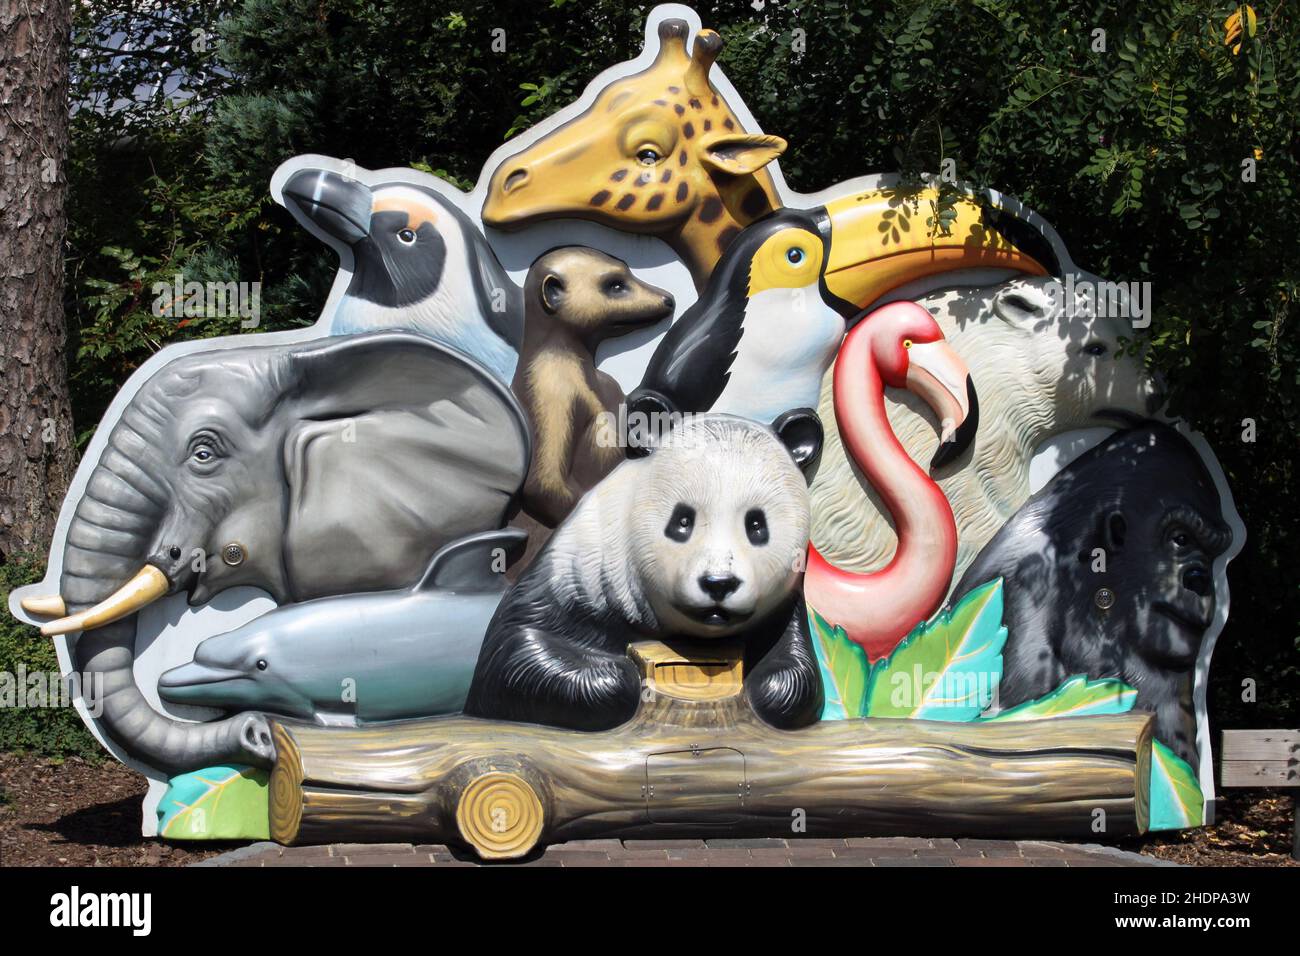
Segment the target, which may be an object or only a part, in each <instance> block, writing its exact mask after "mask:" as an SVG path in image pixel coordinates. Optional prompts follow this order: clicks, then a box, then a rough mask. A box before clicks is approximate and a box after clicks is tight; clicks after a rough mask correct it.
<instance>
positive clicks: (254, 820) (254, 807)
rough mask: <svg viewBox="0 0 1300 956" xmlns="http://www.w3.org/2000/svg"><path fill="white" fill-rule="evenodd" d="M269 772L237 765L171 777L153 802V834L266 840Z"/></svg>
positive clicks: (210, 768)
mask: <svg viewBox="0 0 1300 956" xmlns="http://www.w3.org/2000/svg"><path fill="white" fill-rule="evenodd" d="M269 782H270V774H269V773H268V772H267V771H265V770H262V769H261V768H259V767H246V766H243V765H239V764H234V765H230V766H221V767H207V768H205V769H203V770H195V771H193V772H191V773H186V774H181V775H180V776H178V777H172V778H171V780H169V781H168V783H167V792H166V793H165V794H163V798H162V799H161V800H160V801H158V834H159V836H164V837H168V838H170V839H173V840H267V839H270V835H271V834H270V830H271V821H270V808H269V804H268V800H269V794H270V788H269V786H268V784H269Z"/></svg>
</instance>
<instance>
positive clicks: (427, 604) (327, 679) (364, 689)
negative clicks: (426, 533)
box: [158, 528, 527, 724]
mask: <svg viewBox="0 0 1300 956" xmlns="http://www.w3.org/2000/svg"><path fill="white" fill-rule="evenodd" d="M526 540H527V536H526V535H525V534H524V533H523V532H522V531H518V530H516V529H513V528H508V529H506V530H504V531H485V532H482V533H480V534H474V535H470V536H469V537H466V538H462V539H460V540H459V541H453V542H452V543H451V544H449V545H447V546H445V547H443V548H441V549H440V550H439V551H438V553H437V554H435V555H434V556H433V559H432V560H431V561H430V562H429V567H428V568H427V569H426V570H425V572H424V574H423V575H422V576H421V577H420V579H419V580H418V581H416V582H415V583H414V584H412V585H411V586H410V587H409V588H402V589H401V590H394V591H366V592H362V593H360V594H340V595H334V596H332V597H323V598H316V599H315V600H312V601H303V602H301V603H297V604H285V605H283V606H281V607H278V608H276V609H275V610H274V611H270V612H268V613H266V614H263V615H262V616H261V617H258V618H255V619H254V620H252V621H250V622H249V623H247V624H245V625H244V626H243V627H238V628H235V629H234V630H233V631H227V632H226V633H225V634H218V635H216V636H215V637H210V638H208V639H207V640H205V641H204V642H203V643H202V644H200V645H199V646H198V650H197V651H195V653H194V660H193V661H191V662H190V663H188V664H182V665H181V666H180V667H176V668H173V669H172V670H169V671H167V672H166V673H164V674H163V675H162V677H161V678H159V681H158V692H159V694H160V695H161V696H162V697H163V699H164V700H169V701H173V702H175V703H180V704H200V705H202V706H205V707H217V708H219V709H221V710H224V711H228V712H234V713H239V712H242V711H263V712H266V713H272V714H283V715H284V716H286V717H302V718H305V719H307V720H315V721H319V722H320V723H323V724H329V723H340V722H348V721H349V719H351V720H353V721H356V722H365V721H376V720H395V719H398V718H401V717H424V716H428V715H430V714H455V713H459V712H460V711H461V709H462V708H463V707H464V706H465V697H466V695H467V694H468V693H469V687H470V681H471V679H472V678H473V676H474V665H475V664H476V663H477V661H478V653H479V647H480V645H481V643H482V640H483V635H484V634H485V633H486V631H487V625H488V621H489V620H491V618H492V615H493V614H494V613H496V609H497V605H498V603H499V602H500V601H501V595H502V594H503V593H504V592H505V586H506V579H505V570H506V568H507V567H508V566H509V564H510V563H511V562H512V561H514V560H515V559H517V558H518V557H519V555H520V554H521V553H522V552H523V549H524V544H525V543H526Z"/></svg>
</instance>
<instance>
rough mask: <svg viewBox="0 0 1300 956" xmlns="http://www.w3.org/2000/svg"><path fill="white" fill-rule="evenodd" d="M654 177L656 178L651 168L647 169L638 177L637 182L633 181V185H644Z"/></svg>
mask: <svg viewBox="0 0 1300 956" xmlns="http://www.w3.org/2000/svg"><path fill="white" fill-rule="evenodd" d="M654 178H655V174H654V173H652V172H650V170H648V169H647V170H646V171H645V172H643V173H642V174H641V175H640V176H638V177H637V178H636V182H635V183H633V185H635V186H644V185H646V184H647V183H648V182H650V180H652V179H654Z"/></svg>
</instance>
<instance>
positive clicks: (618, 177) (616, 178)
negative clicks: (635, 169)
mask: <svg viewBox="0 0 1300 956" xmlns="http://www.w3.org/2000/svg"><path fill="white" fill-rule="evenodd" d="M609 178H610V181H611V182H615V183H621V182H622V181H623V180H625V179H627V170H626V169H620V170H617V171H615V173H614V175H612V176H610V177H609Z"/></svg>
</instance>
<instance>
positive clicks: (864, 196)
mask: <svg viewBox="0 0 1300 956" xmlns="http://www.w3.org/2000/svg"><path fill="white" fill-rule="evenodd" d="M937 199H938V191H937V190H935V189H933V188H925V189H922V190H920V191H917V192H903V191H901V190H897V189H876V190H869V191H867V192H861V193H855V194H853V195H851V196H845V197H843V198H842V199H836V200H834V201H832V202H829V203H827V204H826V214H827V217H828V218H829V219H830V232H831V236H830V253H829V255H828V256H827V260H826V269H825V271H824V277H825V278H824V281H825V283H826V288H827V290H828V291H829V292H830V293H831V295H833V296H834V297H835V298H837V299H839V300H840V308H839V311H840V312H841V313H843V314H844V317H845V318H852V317H854V316H855V315H857V314H858V313H860V312H861V311H862V310H863V309H866V308H867V307H869V306H870V305H871V304H872V303H874V302H875V301H876V300H877V299H879V298H880V297H881V296H882V295H884V294H885V293H887V292H890V291H892V290H894V289H897V288H898V287H899V286H901V285H904V284H905V283H907V282H911V281H913V280H915V279H921V278H924V277H926V276H930V275H935V274H937V273H940V272H949V271H952V270H954V269H969V268H974V267H986V268H987V267H994V268H1002V269H1013V270H1016V271H1018V272H1025V273H1028V274H1030V275H1046V274H1047V269H1045V268H1044V267H1043V266H1042V264H1040V263H1039V262H1037V261H1036V260H1035V259H1033V258H1032V257H1030V256H1028V255H1026V254H1025V253H1023V252H1021V251H1020V250H1019V249H1017V248H1016V247H1015V246H1014V245H1013V244H1012V243H1011V242H1010V241H1009V240H1008V239H1006V238H1005V237H1004V236H1002V234H1001V233H999V232H998V231H996V230H994V229H992V228H989V227H988V226H986V225H985V224H984V221H983V211H982V210H981V209H980V207H979V206H978V205H977V204H976V203H974V202H972V201H971V200H969V199H960V200H958V202H957V203H956V205H955V206H953V207H952V209H953V211H954V212H955V213H956V218H955V219H953V220H952V221H951V223H950V225H949V227H948V232H947V234H944V233H943V232H942V231H940V230H938V229H935V228H933V227H932V226H930V225H929V224H928V223H927V222H926V220H927V219H929V218H931V217H932V216H933V215H934V210H935V206H934V203H935V201H936V200H937Z"/></svg>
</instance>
